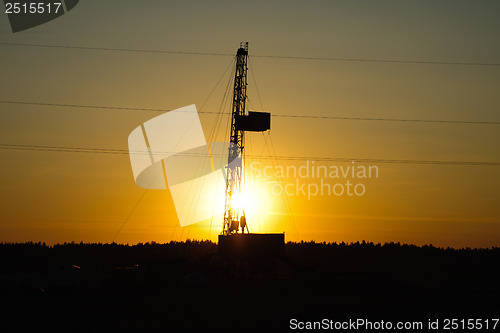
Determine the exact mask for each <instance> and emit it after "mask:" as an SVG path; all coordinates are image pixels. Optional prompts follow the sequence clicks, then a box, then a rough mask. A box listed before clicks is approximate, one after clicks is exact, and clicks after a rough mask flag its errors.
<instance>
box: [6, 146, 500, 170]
mask: <svg viewBox="0 0 500 333" xmlns="http://www.w3.org/2000/svg"><path fill="white" fill-rule="evenodd" d="M1 149H6V150H31V151H51V152H66V153H99V154H115V155H116V154H118V155H128V154H129V151H128V150H127V149H110V148H89V147H63V146H42V145H19V144H6V143H0V150H1ZM130 153H131V154H149V152H147V151H131V152H130ZM164 153H165V152H156V153H153V154H164ZM176 155H181V156H192V157H199V156H200V155H199V154H194V153H177V154H176ZM219 155H221V154H213V156H219ZM246 156H247V157H249V158H256V159H265V160H271V159H278V160H282V161H320V162H344V163H351V162H360V163H381V164H382V163H384V164H429V165H464V166H500V162H491V161H446V160H416V159H409V160H406V159H381V158H347V157H325V156H290V155H280V156H273V155H267V156H266V155H246Z"/></svg>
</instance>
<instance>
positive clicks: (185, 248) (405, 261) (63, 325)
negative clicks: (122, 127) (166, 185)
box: [0, 241, 500, 332]
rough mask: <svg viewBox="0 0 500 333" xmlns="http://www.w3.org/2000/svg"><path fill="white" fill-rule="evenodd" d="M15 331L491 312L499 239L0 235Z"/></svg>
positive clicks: (258, 325)
mask: <svg viewBox="0 0 500 333" xmlns="http://www.w3.org/2000/svg"><path fill="white" fill-rule="evenodd" d="M0 260H1V266H0V293H1V297H2V300H3V301H4V302H3V303H4V305H7V310H4V311H3V313H2V317H4V319H5V320H4V322H12V323H13V324H14V325H16V326H15V327H17V328H18V329H16V331H37V330H38V331H46V330H50V331H56V332H59V331H60V332H71V331H77V332H105V331H142V332H149V331H165V332H167V331H174V332H176V331H187V330H195V331H221V330H222V331H231V332H240V331H287V330H288V329H289V321H290V319H292V318H297V319H299V320H303V321H317V320H322V319H323V318H328V319H332V320H348V319H357V318H366V319H371V320H384V321H397V320H412V321H422V322H425V323H427V321H428V319H436V318H458V319H466V320H467V319H468V318H474V319H476V318H480V319H487V318H498V317H499V316H500V304H499V301H498V300H499V299H500V298H499V297H500V287H499V281H500V248H492V249H460V250H454V249H450V248H448V249H442V248H436V247H433V246H424V247H417V246H412V245H401V244H399V243H397V244H395V243H389V244H383V245H381V244H372V243H365V242H362V243H353V244H326V243H314V242H301V243H287V244H286V246H285V256H282V257H280V258H253V259H252V260H228V259H227V258H223V257H221V255H219V254H218V253H217V245H216V244H215V243H212V242H209V241H187V242H170V243H168V244H157V243H146V244H138V245H132V246H129V245H118V244H84V243H80V244H78V243H69V244H62V245H55V246H51V247H49V246H45V245H44V244H41V243H25V244H4V243H3V244H0Z"/></svg>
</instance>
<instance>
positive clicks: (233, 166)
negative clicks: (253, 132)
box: [222, 42, 248, 235]
mask: <svg viewBox="0 0 500 333" xmlns="http://www.w3.org/2000/svg"><path fill="white" fill-rule="evenodd" d="M247 60H248V42H246V43H240V48H239V49H238V51H237V52H236V71H235V74H234V89H233V107H232V112H231V136H230V143H229V154H228V165H227V176H226V195H225V210H224V226H223V230H222V234H224V235H230V234H232V233H237V232H238V229H239V228H240V227H241V232H242V233H244V231H245V227H246V229H247V231H248V227H247V225H246V218H245V213H244V211H243V212H240V210H239V208H240V207H234V203H233V200H232V198H233V196H234V195H238V194H239V193H241V189H242V183H243V177H244V174H243V161H242V160H243V148H244V142H245V131H244V129H242V128H238V127H237V119H238V116H244V115H245V106H246V101H247V85H248V83H247V72H248V65H247Z"/></svg>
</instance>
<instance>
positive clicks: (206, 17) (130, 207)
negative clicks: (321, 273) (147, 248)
mask: <svg viewBox="0 0 500 333" xmlns="http://www.w3.org/2000/svg"><path fill="white" fill-rule="evenodd" d="M499 17H500V3H499V2H498V1H487V0H480V1H458V0H455V1H445V0H440V1H430V0H425V1H368V0H366V1H334V0H330V1H321V0H315V1H250V2H249V1H246V2H243V1H198V0H196V1H153V0H148V1H125V0H120V1H117V0H115V1H98V0H82V1H80V2H79V3H78V5H77V6H76V7H75V8H74V9H72V10H71V11H70V12H68V13H66V14H65V15H63V16H62V17H59V18H57V19H55V20H53V21H51V22H48V23H46V24H43V25H40V26H38V27H35V28H32V29H29V30H25V31H21V32H18V33H12V31H11V28H10V26H9V20H8V18H7V15H5V14H2V15H0V62H1V63H2V67H1V68H2V70H1V80H0V156H1V160H2V164H1V166H0V170H1V173H0V182H1V186H0V196H1V201H2V204H1V205H0V241H1V242H25V241H41V242H47V243H48V244H54V243H63V242H71V241H75V242H80V241H83V242H112V241H113V240H114V241H115V242H117V243H130V244H132V243H137V242H147V241H156V242H169V241H170V240H186V239H193V238H194V239H210V240H215V239H216V237H217V235H218V234H219V233H220V231H221V230H222V220H221V219H219V218H217V219H216V218H214V219H212V220H208V221H204V222H202V223H200V224H194V225H191V226H188V227H181V226H180V225H179V222H178V220H177V216H176V211H175V208H174V204H173V201H172V196H171V194H170V192H169V190H168V189H167V190H144V189H142V188H140V187H138V186H137V185H136V184H135V182H134V177H133V175H132V169H131V163H130V158H129V156H128V154H127V152H128V146H127V138H128V135H129V134H130V132H131V131H132V130H134V129H135V128H136V127H137V126H140V125H141V124H142V123H144V122H145V121H147V120H149V119H151V118H153V117H155V116H158V115H160V114H162V113H163V112H166V111H167V110H173V109H176V108H181V107H184V106H187V105H191V104H195V105H196V107H197V109H198V111H200V119H201V124H202V127H203V130H204V134H205V137H206V140H207V142H209V141H222V140H224V139H226V140H227V136H228V130H227V127H226V123H227V120H228V119H229V112H230V107H226V104H224V103H223V101H224V100H223V97H224V93H225V90H226V86H227V85H228V82H229V81H230V80H231V69H232V66H233V63H232V62H233V60H234V55H235V54H236V50H237V49H238V47H239V45H240V42H249V59H250V63H249V70H250V75H249V82H248V83H249V85H248V96H249V105H248V109H249V110H260V111H267V112H270V113H271V114H272V116H271V117H272V118H271V130H270V132H266V133H264V134H262V133H251V134H249V135H248V137H247V139H246V147H245V149H246V153H247V158H246V168H247V169H246V170H247V184H249V187H251V188H252V191H253V194H252V195H251V199H249V200H250V201H251V202H250V203H249V205H250V206H251V210H250V211H249V212H248V224H249V227H250V228H251V231H253V232H285V240H286V241H299V240H315V241H317V242H322V241H327V242H342V241H344V242H355V241H361V240H366V241H370V242H375V243H377V242H390V241H392V242H401V243H413V244H416V245H424V244H433V245H435V246H442V247H447V246H451V247H457V248H460V247H473V248H474V247H492V246H500V241H499V240H500V205H499V203H500V193H499V191H498V189H499V188H500V154H499V153H500V150H499V147H500V131H499V128H500V113H499V110H500V94H499V91H500V43H499V42H498V41H499V40H500V20H499V19H498V18H499ZM233 75H234V74H233ZM221 105H223V106H222V107H221ZM221 108H222V109H224V112H225V113H226V115H225V117H224V118H223V120H222V125H220V126H219V127H217V126H214V124H215V123H216V122H215V120H216V117H215V115H214V113H217V112H219V111H220V110H221ZM162 110H163V111H162ZM270 156H273V157H275V158H270ZM325 170H326V171H325ZM287 171H288V172H287ZM318 171H319V173H318ZM353 171H355V172H354V173H353ZM369 171H371V173H369ZM313 172H314V174H313ZM325 184H326V185H325ZM336 184H338V185H336ZM349 184H351V185H349ZM286 185H289V186H286ZM356 185H357V187H355V186H356ZM301 186H303V187H301ZM285 189H286V191H285ZM341 189H342V193H341V191H340V190H341ZM322 190H323V192H322ZM348 190H349V191H351V192H348ZM280 191H281V192H287V193H281V192H280ZM328 191H330V192H329V193H328ZM278 192H280V193H278ZM349 193H350V194H349Z"/></svg>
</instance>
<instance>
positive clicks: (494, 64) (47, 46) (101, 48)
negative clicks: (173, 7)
mask: <svg viewBox="0 0 500 333" xmlns="http://www.w3.org/2000/svg"><path fill="white" fill-rule="evenodd" d="M0 45H5V46H22V47H44V48H59V49H75V50H92V51H115V52H136V53H157V54H181V55H200V56H230V57H233V56H234V54H230V53H218V52H190V51H167V50H151V49H129V48H110V47H90V46H68V45H49V44H27V43H8V42H0ZM252 57H253V58H268V59H290V60H314V61H343V62H372V63H394V64H416V65H456V66H490V67H491V66H495V67H496V66H500V63H482V62H455V61H423V60H406V59H404V60H397V59H363V58H336V57H305V56H281V55H253V56H252Z"/></svg>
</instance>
